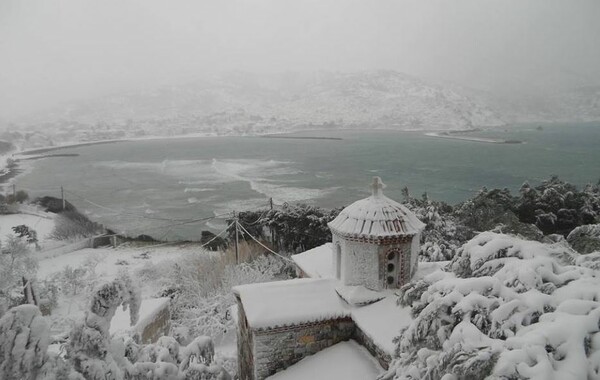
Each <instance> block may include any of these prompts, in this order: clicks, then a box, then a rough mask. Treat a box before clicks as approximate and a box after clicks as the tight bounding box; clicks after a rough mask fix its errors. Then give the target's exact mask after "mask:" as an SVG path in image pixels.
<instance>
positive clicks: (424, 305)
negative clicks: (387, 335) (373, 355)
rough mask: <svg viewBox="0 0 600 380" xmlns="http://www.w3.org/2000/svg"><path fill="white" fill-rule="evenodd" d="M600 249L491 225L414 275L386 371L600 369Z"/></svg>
mask: <svg viewBox="0 0 600 380" xmlns="http://www.w3.org/2000/svg"><path fill="white" fill-rule="evenodd" d="M598 268H600V253H596V254H591V255H579V254H578V253H576V252H575V251H573V250H572V249H570V248H569V247H567V246H565V245H563V244H553V245H550V244H543V243H540V242H535V241H526V240H522V239H519V238H515V237H511V236H508V235H502V234H496V233H493V232H484V233H481V234H479V235H478V236H476V237H475V238H473V239H472V240H470V241H469V242H468V243H466V244H465V245H463V246H462V247H461V248H460V249H459V250H458V251H457V254H456V256H455V258H454V259H453V260H452V261H451V263H450V264H448V266H447V267H446V268H445V269H443V270H437V271H435V272H433V273H431V274H429V275H427V276H425V277H424V278H422V279H420V280H417V281H415V282H412V283H410V284H407V285H406V286H405V287H403V288H402V289H401V291H400V303H401V304H402V305H405V306H412V312H413V316H414V320H413V322H412V323H411V324H410V326H409V327H408V328H406V330H404V331H403V332H402V334H401V336H400V338H399V339H398V340H397V352H396V354H397V359H395V360H394V361H393V363H392V365H391V367H390V370H389V371H388V372H387V373H386V374H385V375H382V377H381V379H441V378H442V377H444V376H446V377H445V378H444V379H484V378H489V379H539V380H543V379H600V324H599V322H598V321H599V320H600V276H599V275H600V273H599V272H598Z"/></svg>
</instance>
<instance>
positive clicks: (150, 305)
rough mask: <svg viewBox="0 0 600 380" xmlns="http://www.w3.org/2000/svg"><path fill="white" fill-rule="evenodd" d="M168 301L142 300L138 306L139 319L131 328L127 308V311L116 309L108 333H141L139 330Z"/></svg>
mask: <svg viewBox="0 0 600 380" xmlns="http://www.w3.org/2000/svg"><path fill="white" fill-rule="evenodd" d="M170 301H171V300H170V298H168V297H163V298H149V299H145V300H142V303H141V304H140V317H139V319H138V322H137V323H136V325H135V326H131V325H130V323H129V322H130V320H129V308H128V309H127V310H123V309H122V308H119V309H117V312H116V313H115V316H114V317H113V319H112V320H111V322H110V333H111V334H114V333H116V332H121V331H127V330H130V329H134V330H136V331H139V332H141V329H143V328H144V327H145V326H147V325H148V324H149V323H150V322H152V321H153V320H154V318H155V316H156V315H157V314H158V313H159V312H161V311H162V310H163V309H164V308H165V307H166V305H168V304H169V302H170Z"/></svg>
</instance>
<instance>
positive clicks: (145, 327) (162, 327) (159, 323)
mask: <svg viewBox="0 0 600 380" xmlns="http://www.w3.org/2000/svg"><path fill="white" fill-rule="evenodd" d="M136 329H137V330H138V331H139V333H140V336H141V342H142V343H144V344H147V343H154V342H156V341H157V340H158V338H160V337H161V336H163V335H169V331H170V330H171V308H170V306H169V303H166V304H165V307H164V308H163V309H162V310H160V311H159V312H158V313H157V314H156V315H155V317H154V318H153V319H151V320H149V321H148V322H147V323H146V324H142V325H137V326H136Z"/></svg>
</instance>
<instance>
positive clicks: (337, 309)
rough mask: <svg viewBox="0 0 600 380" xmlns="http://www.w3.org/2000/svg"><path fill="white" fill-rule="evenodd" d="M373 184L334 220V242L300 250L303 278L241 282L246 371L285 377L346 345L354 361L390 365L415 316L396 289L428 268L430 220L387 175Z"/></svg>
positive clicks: (241, 351) (241, 347) (250, 376)
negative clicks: (386, 191) (389, 188)
mask: <svg viewBox="0 0 600 380" xmlns="http://www.w3.org/2000/svg"><path fill="white" fill-rule="evenodd" d="M371 187H372V194H371V196H369V197H367V198H365V199H361V200H359V201H356V202H354V203H353V204H351V205H350V206H348V207H346V208H345V209H344V210H342V212H340V214H339V215H338V216H337V218H335V219H334V220H333V221H331V222H330V223H329V228H330V230H331V233H332V236H333V239H332V240H333V241H332V242H331V243H327V244H325V245H322V246H320V247H316V248H313V249H311V250H309V251H306V252H303V253H300V254H297V255H294V256H292V259H293V260H294V262H295V264H296V267H297V273H298V277H300V278H298V279H294V280H287V281H276V282H268V283H262V284H251V285H242V286H237V287H235V288H234V289H233V291H234V295H235V297H236V300H237V305H238V363H239V364H238V365H239V371H238V373H239V376H240V379H242V380H262V379H266V378H269V379H271V377H272V379H273V380H275V379H281V380H283V379H284V378H285V377H281V375H282V374H283V373H285V372H289V371H291V370H293V369H294V368H293V367H296V366H294V364H296V363H297V362H299V361H300V360H302V359H304V358H306V357H308V356H310V355H314V358H313V357H311V358H310V359H311V360H317V357H318V356H319V355H322V356H324V355H335V357H336V358H337V360H339V356H340V355H343V354H342V353H345V355H350V356H349V357H347V360H349V361H351V362H352V363H353V365H359V364H358V362H360V357H362V358H363V359H365V362H366V363H369V360H370V363H371V364H370V365H372V366H377V367H378V368H379V370H381V367H383V368H387V366H388V364H389V362H390V360H391V355H392V354H393V351H394V344H393V342H392V339H393V337H394V336H396V335H398V332H399V331H400V330H401V329H402V328H403V327H405V326H407V325H408V324H409V323H410V320H411V317H410V313H409V310H408V309H405V308H401V307H399V306H397V304H396V297H395V296H394V290H395V289H398V288H399V287H401V286H402V285H404V284H405V283H407V282H409V281H410V280H411V278H412V277H413V276H414V275H415V273H416V272H417V270H419V271H423V270H427V268H418V267H417V265H418V260H417V257H418V251H419V241H420V236H421V231H422V230H423V228H424V227H425V225H424V224H423V223H422V222H421V221H420V220H419V219H418V218H417V217H416V216H415V215H414V214H413V213H412V212H411V211H410V210H408V209H407V208H406V207H404V206H403V205H401V204H400V203H398V202H395V201H393V200H391V199H389V198H387V197H386V196H385V195H383V188H384V185H383V183H382V182H381V179H380V178H379V177H374V178H373V183H372V185H371ZM346 341H349V342H346ZM361 346H362V347H361ZM351 351H353V352H351ZM315 354H316V355H315ZM352 355H354V356H352ZM373 359H375V360H373ZM307 360H308V359H307ZM329 361H330V360H329V359H328V358H327V357H323V358H322V360H321V362H329ZM347 365H350V364H348V363H346V364H344V366H347ZM368 365H369V364H366V366H368ZM379 366H380V367H379ZM288 367H291V368H288ZM329 367H335V365H334V363H330V364H329ZM286 368H287V370H286ZM332 370H333V371H335V368H333V369H332ZM352 370H354V371H360V370H366V369H365V368H362V367H361V368H357V369H352ZM374 370H376V369H374ZM280 371H283V372H280ZM278 372H279V373H278ZM330 375H331V376H335V373H330ZM340 375H341V373H340ZM331 376H328V377H329V378H332V377H331ZM365 376H366V375H365ZM336 378H338V377H336Z"/></svg>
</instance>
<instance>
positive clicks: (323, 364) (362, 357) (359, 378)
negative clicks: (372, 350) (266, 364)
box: [267, 341, 383, 380]
mask: <svg viewBox="0 0 600 380" xmlns="http://www.w3.org/2000/svg"><path fill="white" fill-rule="evenodd" d="M381 372H383V368H381V366H380V365H379V363H377V361H376V360H375V359H374V358H373V357H372V356H371V355H370V354H369V352H368V351H367V350H366V349H365V348H364V347H362V346H360V345H359V344H358V343H356V342H354V341H348V342H341V343H338V344H336V345H333V346H331V347H328V348H326V349H324V350H323V351H320V352H318V353H316V354H314V355H311V356H309V357H306V358H304V359H303V360H301V361H299V362H298V363H296V364H294V365H293V366H291V367H289V368H287V369H285V370H283V371H281V372H279V373H276V374H275V375H273V376H271V377H268V378H267V380H306V379H344V380H365V379H375V378H376V377H377V376H378V375H379V374H380V373H381Z"/></svg>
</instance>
